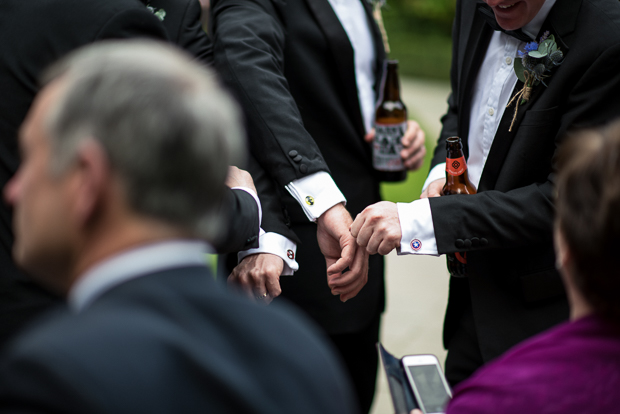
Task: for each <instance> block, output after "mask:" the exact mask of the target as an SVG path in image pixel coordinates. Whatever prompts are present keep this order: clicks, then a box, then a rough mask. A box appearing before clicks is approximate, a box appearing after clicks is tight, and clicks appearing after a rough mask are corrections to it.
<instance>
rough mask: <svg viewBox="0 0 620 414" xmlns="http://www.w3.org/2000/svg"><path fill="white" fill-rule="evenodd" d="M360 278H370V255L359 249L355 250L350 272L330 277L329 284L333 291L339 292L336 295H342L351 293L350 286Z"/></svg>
mask: <svg viewBox="0 0 620 414" xmlns="http://www.w3.org/2000/svg"><path fill="white" fill-rule="evenodd" d="M360 277H361V278H367V277H368V254H367V253H366V251H365V250H364V249H362V248H360V247H358V248H357V249H356V250H355V257H354V258H353V262H352V263H351V266H349V271H348V272H345V273H341V274H334V275H330V276H328V280H327V284H328V285H329V287H330V288H331V289H332V291H334V290H338V291H339V292H337V293H335V294H340V293H343V292H347V291H349V290H350V288H348V286H349V285H350V284H351V283H353V282H355V281H356V280H357V279H359V278H360Z"/></svg>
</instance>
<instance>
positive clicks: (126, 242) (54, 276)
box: [0, 41, 356, 414]
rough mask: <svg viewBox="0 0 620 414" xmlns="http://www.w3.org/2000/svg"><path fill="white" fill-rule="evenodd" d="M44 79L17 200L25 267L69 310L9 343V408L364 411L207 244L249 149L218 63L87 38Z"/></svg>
mask: <svg viewBox="0 0 620 414" xmlns="http://www.w3.org/2000/svg"><path fill="white" fill-rule="evenodd" d="M46 79H47V84H46V86H45V87H44V88H43V90H42V91H41V93H40V94H39V95H38V96H37V98H36V100H35V102H34V104H33V106H32V109H31V110H30V112H29V115H28V117H27V118H26V121H25V123H24V125H23V127H22V128H21V130H20V137H19V141H20V148H21V150H22V153H23V156H24V157H23V161H22V164H21V165H20V167H19V170H18V172H17V174H16V175H15V176H14V177H13V178H12V179H11V180H10V181H9V183H8V184H7V186H6V188H5V198H6V199H7V201H8V202H9V203H11V204H12V205H13V206H14V208H15V234H16V238H15V247H14V256H15V260H16V262H17V263H18V264H19V265H21V266H23V267H24V268H26V269H27V270H28V271H29V272H30V273H31V274H32V275H33V276H35V277H36V278H37V280H38V281H39V282H41V283H42V284H44V285H45V286H47V287H48V288H49V289H53V290H55V291H56V292H58V293H60V294H63V295H66V296H67V298H68V304H69V309H67V310H65V311H59V312H57V313H55V314H52V315H50V316H49V317H48V318H47V319H46V320H43V321H41V322H39V324H38V325H36V326H34V327H33V328H32V329H30V330H29V331H27V332H26V333H25V334H23V335H22V336H20V337H19V338H18V339H17V341H16V342H15V343H14V344H13V346H12V347H10V348H9V349H8V351H7V353H6V355H5V357H4V358H3V360H2V361H1V362H0V412H7V413H9V412H10V413H15V412H35V411H36V412H63V413H110V414H122V413H162V414H163V413H166V414H167V413H188V414H189V413H205V412H212V413H265V414H267V413H269V414H273V413H283V414H284V413H293V412H294V413H308V414H310V413H334V414H336V413H338V414H341V413H354V412H356V411H355V405H354V400H353V393H352V390H351V388H350V386H349V384H348V382H347V381H346V379H345V378H346V377H345V376H344V373H343V371H342V369H341V366H340V365H339V362H338V360H337V359H336V358H335V357H334V356H333V354H332V353H331V351H330V349H329V348H328V347H327V346H326V344H325V343H324V342H323V340H321V338H320V337H319V335H318V334H317V331H315V329H314V328H312V327H311V325H310V324H309V323H308V321H307V320H305V319H304V318H303V317H301V315H298V314H297V313H296V312H295V311H294V310H293V309H289V308H285V307H283V308H280V307H279V306H276V307H270V308H265V307H260V306H259V305H256V304H253V303H251V302H249V301H248V300H246V299H244V298H240V297H237V296H233V295H232V294H230V293H228V292H226V291H225V290H222V289H221V288H220V286H219V285H218V284H217V283H216V282H215V281H214V280H213V275H212V274H211V272H210V270H209V266H208V265H207V263H206V258H205V253H206V252H207V251H208V250H209V246H208V245H207V244H206V243H205V242H203V241H202V239H203V237H208V236H209V234H211V233H212V232H213V230H214V228H215V227H216V226H217V225H219V224H220V223H219V220H218V211H219V200H220V199H221V197H222V196H223V193H224V192H223V189H224V185H223V184H224V180H225V178H226V175H227V166H228V165H229V164H234V163H235V162H236V161H238V158H240V157H241V156H242V155H243V152H244V151H243V134H242V128H241V125H240V124H241V122H240V116H239V111H238V109H237V107H236V105H235V104H234V102H233V101H232V99H231V98H230V97H229V96H228V95H227V94H226V93H225V92H224V91H223V90H222V89H221V88H220V87H219V86H218V85H217V84H216V82H215V81H214V80H213V74H212V73H210V71H208V70H207V69H206V68H202V67H200V66H199V65H197V64H195V63H193V62H191V60H190V56H189V55H185V54H182V53H181V52H179V51H177V50H175V49H172V48H170V47H168V46H164V45H161V44H157V43H154V42H145V41H133V42H129V41H126V42H114V43H108V44H99V45H92V46H89V47H88V48H85V49H82V50H80V51H78V52H76V53H74V54H72V55H70V56H69V57H68V58H66V59H65V60H64V61H62V62H61V63H59V64H57V65H56V66H55V67H54V68H52V69H51V70H50V72H49V74H48V75H47V76H46Z"/></svg>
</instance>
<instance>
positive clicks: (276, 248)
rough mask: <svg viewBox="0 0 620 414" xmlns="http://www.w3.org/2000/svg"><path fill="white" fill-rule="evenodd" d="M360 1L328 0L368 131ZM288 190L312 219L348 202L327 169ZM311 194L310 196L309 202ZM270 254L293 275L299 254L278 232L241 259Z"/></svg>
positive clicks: (369, 48) (371, 106) (365, 36)
mask: <svg viewBox="0 0 620 414" xmlns="http://www.w3.org/2000/svg"><path fill="white" fill-rule="evenodd" d="M361 1H365V0H329V3H330V5H331V6H332V8H333V9H334V12H335V13H336V16H337V17H338V20H340V23H341V24H342V27H343V28H344V30H345V32H346V33H347V36H348V37H349V41H350V42H351V46H352V47H353V52H354V56H355V80H356V84H357V94H358V98H359V102H360V111H361V112H362V116H363V119H364V126H365V128H366V131H370V129H371V128H372V124H373V122H374V112H375V103H376V102H375V91H374V83H375V72H374V62H375V58H376V56H375V48H374V44H373V38H372V32H371V28H370V26H369V24H368V18H367V15H366V12H365V11H364V6H363V5H362V3H361ZM286 189H287V190H288V191H289V193H290V194H291V195H292V196H293V198H294V199H295V200H297V202H298V203H299V205H300V206H301V208H302V209H303V211H304V213H305V214H306V216H307V217H308V220H310V221H316V220H317V219H318V218H319V217H320V216H321V215H322V214H323V213H324V212H326V211H327V210H329V209H330V208H332V207H333V206H335V205H336V204H338V203H346V198H345V197H344V195H343V194H342V192H341V191H340V189H339V188H338V186H337V185H336V183H335V182H334V180H333V178H332V177H331V175H330V174H329V173H327V172H324V171H323V172H318V173H315V174H311V175H309V176H307V177H303V178H300V179H298V180H294V181H292V182H290V183H289V184H288V185H286ZM308 197H311V202H309V199H308ZM257 253H271V254H275V255H276V256H279V257H281V258H282V260H284V262H285V269H284V271H283V273H282V275H283V276H284V275H292V274H293V272H294V271H295V270H297V269H298V268H299V265H298V264H297V262H296V261H295V260H294V259H292V258H294V257H295V255H296V246H295V243H293V242H292V241H290V240H288V239H287V238H286V237H284V236H282V235H280V234H277V233H263V234H262V235H261V236H260V237H259V247H258V248H256V249H250V250H246V251H243V252H240V253H239V257H238V258H239V261H241V260H242V259H243V258H244V257H246V256H248V255H250V254H257Z"/></svg>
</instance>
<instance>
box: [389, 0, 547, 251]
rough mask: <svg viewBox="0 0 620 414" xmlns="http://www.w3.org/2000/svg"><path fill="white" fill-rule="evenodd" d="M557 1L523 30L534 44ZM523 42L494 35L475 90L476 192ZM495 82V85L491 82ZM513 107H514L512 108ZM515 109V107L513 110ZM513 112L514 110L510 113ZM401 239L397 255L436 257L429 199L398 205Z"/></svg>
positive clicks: (472, 166)
mask: <svg viewBox="0 0 620 414" xmlns="http://www.w3.org/2000/svg"><path fill="white" fill-rule="evenodd" d="M555 1H556V0H546V1H545V4H544V5H543V6H542V8H541V9H540V11H539V12H538V14H537V15H536V16H535V17H534V19H532V21H531V22H529V23H528V24H527V25H525V26H524V27H523V28H522V31H523V32H524V33H525V34H527V35H529V36H530V37H531V38H532V40H534V37H535V36H536V34H537V33H538V31H539V30H540V28H541V27H542V24H543V23H544V21H545V19H546V18H547V15H548V14H549V11H550V10H551V7H553V5H554V4H555ZM524 46H525V42H521V41H519V40H517V39H515V38H513V37H511V36H508V35H506V34H504V33H502V32H499V31H498V32H494V33H493V35H492V37H491V41H490V43H489V47H488V48H487V52H486V55H485V57H484V60H483V62H482V65H481V66H480V71H479V72H478V76H477V78H476V81H475V83H474V87H473V89H472V105H471V113H470V123H469V125H470V126H469V134H468V141H467V143H468V146H469V158H468V160H467V169H468V175H469V179H470V181H471V182H472V184H473V185H474V186H475V187H476V188H477V187H478V184H479V183H480V177H481V176H482V171H483V169H484V165H485V163H486V160H487V156H488V155H489V151H490V149H491V145H492V144H493V139H494V138H495V134H496V132H497V128H498V126H499V123H500V121H501V119H502V116H503V115H504V111H505V109H506V105H507V104H508V102H509V101H510V98H511V94H512V91H513V89H514V87H515V85H516V84H517V80H518V79H517V76H516V75H515V72H514V67H513V65H514V58H515V57H516V56H517V50H522V49H523V47H524ZM489 79H492V81H489ZM513 105H514V104H513ZM511 108H513V107H511ZM511 110H512V109H511ZM445 169H446V164H445V163H442V164H438V165H437V166H435V167H434V168H433V169H432V170H431V172H430V173H429V175H428V178H427V179H426V182H425V183H424V188H426V187H427V186H428V185H429V184H430V183H431V182H432V181H435V180H437V179H440V178H444V177H445ZM397 208H398V217H399V220H400V224H401V231H402V238H401V243H400V247H399V248H398V254H427V255H435V256H436V255H437V254H438V252H437V241H436V239H435V229H434V227H433V219H432V214H431V208H430V203H429V201H428V199H422V200H415V201H413V202H411V203H397Z"/></svg>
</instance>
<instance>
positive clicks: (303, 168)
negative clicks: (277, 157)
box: [299, 164, 308, 174]
mask: <svg viewBox="0 0 620 414" xmlns="http://www.w3.org/2000/svg"><path fill="white" fill-rule="evenodd" d="M299 171H301V172H302V173H303V174H305V173H307V172H308V166H307V165H306V164H301V165H300V166H299Z"/></svg>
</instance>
